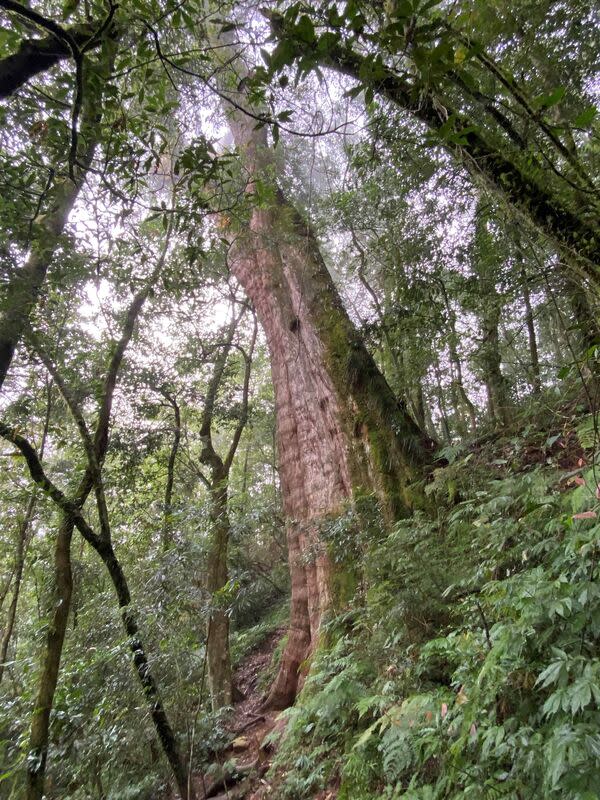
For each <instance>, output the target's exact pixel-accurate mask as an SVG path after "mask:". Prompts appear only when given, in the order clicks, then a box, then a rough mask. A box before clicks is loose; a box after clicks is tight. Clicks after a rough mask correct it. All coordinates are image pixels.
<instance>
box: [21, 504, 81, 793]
mask: <svg viewBox="0 0 600 800" xmlns="http://www.w3.org/2000/svg"><path fill="white" fill-rule="evenodd" d="M73 528H74V521H73V517H72V516H69V515H67V514H63V518H62V521H61V523H60V527H59V529H58V535H57V537H56V548H55V551H54V571H55V596H54V601H53V613H52V618H51V620H50V624H49V627H48V633H47V635H46V650H45V653H44V661H43V665H42V673H41V676H40V679H39V686H38V694H37V697H36V700H35V706H34V710H33V719H32V723H31V733H30V737H29V752H28V754H27V788H26V792H25V797H26V800H42V797H43V796H44V776H45V771H46V759H47V757H48V730H49V726H50V711H51V710H52V703H53V701H54V692H55V690H56V683H57V681H58V671H59V668H60V659H61V655H62V647H63V642H64V638H65V632H66V630H67V622H68V620H69V611H70V608H71V594H72V591H73V575H72V571H71V539H72V537H73Z"/></svg>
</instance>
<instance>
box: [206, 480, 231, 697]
mask: <svg viewBox="0 0 600 800" xmlns="http://www.w3.org/2000/svg"><path fill="white" fill-rule="evenodd" d="M228 478H229V476H228V475H227V474H223V475H222V476H219V475H213V478H212V482H211V486H210V489H209V493H210V542H209V550H208V558H207V565H206V571H207V580H206V588H207V589H208V591H209V592H210V595H211V612H210V618H209V622H208V631H207V637H206V652H207V660H208V683H209V689H210V698H211V702H212V707H213V710H214V711H217V710H218V709H219V708H223V707H224V706H230V705H232V703H233V682H232V674H231V658H230V655H229V614H228V609H227V607H226V605H225V602H224V598H222V597H220V596H219V593H220V592H222V590H223V589H224V587H226V585H227V581H228V579H229V573H228V567H227V556H228V552H229V534H230V523H229V515H228V513H227V485H228Z"/></svg>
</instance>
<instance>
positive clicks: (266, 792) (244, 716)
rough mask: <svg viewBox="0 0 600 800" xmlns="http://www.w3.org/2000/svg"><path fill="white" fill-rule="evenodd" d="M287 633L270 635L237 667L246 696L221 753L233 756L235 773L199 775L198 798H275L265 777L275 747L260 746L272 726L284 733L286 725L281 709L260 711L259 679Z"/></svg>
mask: <svg viewBox="0 0 600 800" xmlns="http://www.w3.org/2000/svg"><path fill="white" fill-rule="evenodd" d="M284 633H285V628H280V629H278V630H276V631H275V632H274V633H272V634H270V636H268V637H267V638H266V639H265V640H264V641H263V642H262V643H261V644H260V645H259V646H258V647H257V648H256V649H255V650H253V651H252V652H251V653H250V654H249V655H248V656H247V658H245V659H244V661H243V662H242V663H241V664H240V666H239V667H238V668H237V669H236V671H235V675H234V681H235V685H236V687H237V688H238V689H239V690H240V692H241V694H242V695H243V697H242V699H241V700H240V701H239V702H238V703H236V704H235V705H234V712H233V716H232V717H231V720H230V722H229V724H228V726H227V727H228V729H229V730H230V731H231V734H232V737H234V738H233V742H232V744H231V746H230V747H229V748H228V749H227V750H225V751H224V752H223V753H221V754H220V755H219V763H220V764H225V763H227V762H230V761H231V760H232V759H233V760H234V761H235V763H236V772H234V773H231V772H229V770H227V772H226V774H225V776H224V778H223V777H222V776H217V777H214V776H210V777H209V776H206V777H204V778H203V777H202V776H198V777H197V779H196V780H195V788H196V792H197V796H198V798H199V799H202V800H203V799H204V798H206V800H208V798H210V800H242V798H243V800H264V799H265V798H269V797H270V798H273V797H274V795H273V793H272V791H271V787H270V786H269V783H268V782H267V781H266V779H265V778H264V775H265V773H266V772H267V770H268V768H269V764H270V761H271V756H272V754H273V748H261V744H262V742H263V740H264V738H265V736H266V735H267V733H269V732H270V731H272V730H273V729H275V728H279V729H280V730H281V732H282V733H283V726H282V725H281V723H278V722H277V715H278V713H279V712H277V711H267V712H265V711H261V704H262V702H263V700H264V693H263V692H262V691H260V689H259V688H258V682H259V679H260V676H261V675H262V673H263V672H264V671H265V670H266V669H267V668H268V666H269V664H270V662H271V657H272V655H273V651H274V650H275V647H276V646H277V643H278V642H279V640H280V639H281V637H282V636H283V634H284ZM205 792H206V793H205Z"/></svg>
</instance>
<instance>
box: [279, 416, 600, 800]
mask: <svg viewBox="0 0 600 800" xmlns="http://www.w3.org/2000/svg"><path fill="white" fill-rule="evenodd" d="M592 428H593V425H592V421H591V419H585V420H583V421H582V420H578V419H577V418H576V417H575V418H573V419H572V420H570V422H569V423H567V424H565V426H564V427H563V428H562V430H561V431H560V432H559V433H558V434H557V433H552V434H550V435H549V434H544V435H543V438H540V437H541V436H542V434H541V433H540V432H539V428H536V431H535V434H534V435H532V434H530V435H529V436H527V435H524V434H523V432H521V433H520V434H519V435H515V436H512V437H509V438H504V439H502V440H496V441H492V442H488V443H487V444H486V445H480V446H478V447H473V448H468V447H465V448H463V449H462V450H459V451H457V452H455V453H451V454H449V453H448V452H446V453H445V454H444V456H445V458H446V460H447V462H448V463H447V464H446V465H445V466H443V467H441V468H439V469H437V470H436V471H435V473H434V476H433V480H432V482H431V483H430V484H429V485H428V486H427V489H426V491H427V493H428V494H429V495H430V496H431V498H432V499H433V500H434V501H435V502H434V508H435V512H434V513H433V514H429V515H425V514H423V513H421V514H417V515H416V516H414V517H413V518H411V519H407V520H403V521H401V522H399V523H397V524H396V526H395V527H394V529H393V531H392V532H391V534H389V535H387V534H384V533H383V532H382V529H381V528H380V527H378V526H376V525H374V526H371V529H370V530H369V531H366V532H363V533H364V534H365V535H364V536H363V541H364V542H369V535H370V537H371V538H370V542H369V544H368V545H366V546H365V549H364V552H363V555H362V561H363V564H362V566H363V567H364V575H365V580H364V582H363V584H362V585H361V586H360V587H359V589H358V590H357V593H356V595H355V597H354V599H353V601H352V602H351V603H350V604H348V606H347V607H346V608H345V609H343V610H342V611H341V612H340V613H339V614H337V615H336V616H335V617H334V618H331V619H330V621H329V624H328V626H327V627H326V630H325V632H324V636H323V642H324V644H323V646H322V647H321V648H320V649H319V651H318V652H317V653H316V654H315V656H314V659H313V662H312V664H311V669H310V673H309V676H308V678H307V680H306V684H305V687H304V690H303V692H302V695H301V697H300V701H299V702H298V703H297V704H296V706H295V707H293V708H292V709H290V710H289V711H287V712H286V714H287V718H288V721H289V724H288V734H287V737H286V739H285V741H284V744H283V746H282V747H281V749H280V751H279V754H278V758H277V761H276V764H275V767H274V770H273V771H274V773H275V774H276V775H277V776H278V780H279V782H280V794H281V797H282V798H288V800H294V799H296V798H298V799H299V798H312V797H315V796H317V792H318V791H319V790H321V789H325V788H328V787H335V788H337V790H338V796H339V798H341V799H342V800H375V799H376V798H390V799H391V798H407V800H408V798H410V799H411V800H434V798H467V797H472V798H477V800H479V799H480V798H496V797H510V798H522V800H529V798H534V797H536V798H538V797H539V798H568V799H569V800H593V798H597V797H598V796H599V794H600V733H599V731H600V710H599V709H600V659H599V658H598V639H599V635H600V585H599V583H598V580H597V578H598V554H599V544H600V524H598V517H597V508H598V494H597V489H596V487H597V486H598V478H599V477H600V476H599V475H597V474H596V472H597V469H596V467H595V466H594V462H593V455H592V454H590V452H589V451H585V450H584V448H583V447H582V445H583V446H584V447H585V446H588V447H589V445H590V444H591V443H592V442H590V441H589V437H588V439H586V435H587V434H586V431H587V432H588V433H589V430H591V429H592ZM576 431H579V434H580V436H578V435H577V433H576ZM526 433H527V431H526ZM582 440H583V441H582ZM533 453H535V454H537V456H536V458H532V454H533ZM450 462H451V463H450ZM569 462H571V463H570V466H571V467H572V468H571V469H567V468H566V467H567V466H569ZM349 519H350V518H349ZM338 524H339V523H338ZM347 524H348V525H352V524H356V520H354V522H352V521H348V522H347ZM342 538H343V537H342Z"/></svg>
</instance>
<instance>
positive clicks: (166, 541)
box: [162, 394, 181, 551]
mask: <svg viewBox="0 0 600 800" xmlns="http://www.w3.org/2000/svg"><path fill="white" fill-rule="evenodd" d="M164 396H165V397H166V399H167V400H168V402H169V404H170V405H171V407H172V409H173V417H174V428H173V442H172V444H171V452H170V453H169V463H168V464H167V484H166V486H165V507H164V515H163V526H162V546H163V550H164V551H167V550H168V549H169V548H170V547H172V545H173V518H172V517H173V484H174V482H175V462H176V461H177V453H178V452H179V444H180V442H181V411H180V409H179V405H178V403H177V400H176V399H175V398H174V397H172V396H171V395H169V394H165V395H164Z"/></svg>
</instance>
